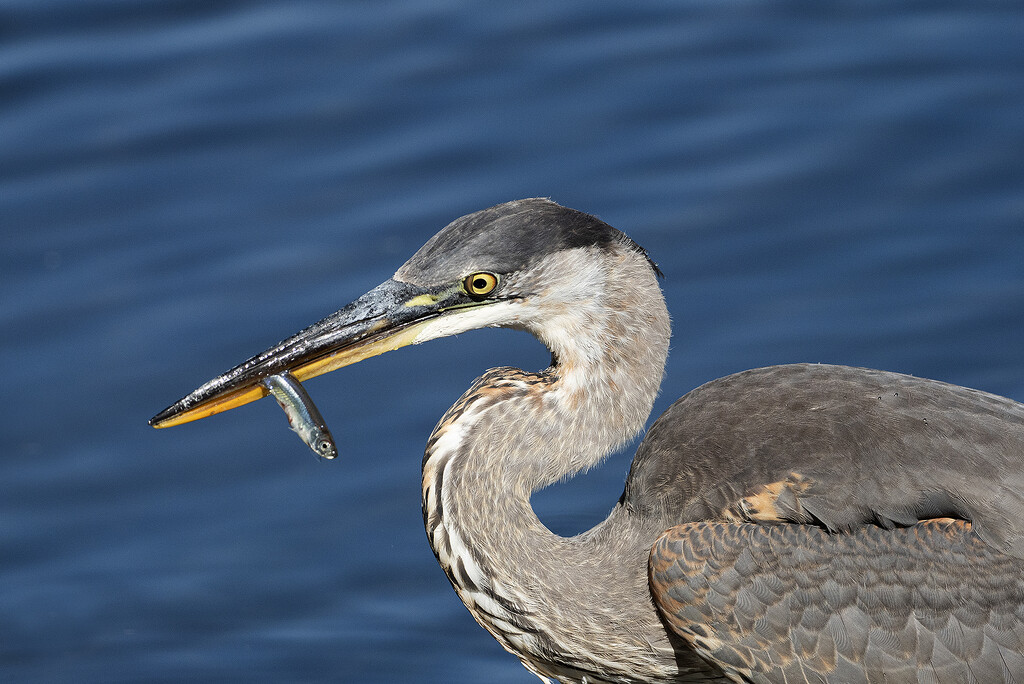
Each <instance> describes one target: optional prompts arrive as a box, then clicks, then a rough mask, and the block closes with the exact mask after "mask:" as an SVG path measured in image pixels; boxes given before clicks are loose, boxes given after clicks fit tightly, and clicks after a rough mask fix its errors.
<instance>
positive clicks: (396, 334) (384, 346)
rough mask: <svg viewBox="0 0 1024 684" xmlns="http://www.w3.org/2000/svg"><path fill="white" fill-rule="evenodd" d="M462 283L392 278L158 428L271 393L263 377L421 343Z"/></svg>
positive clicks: (176, 407) (458, 299)
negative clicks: (422, 335) (430, 283)
mask: <svg viewBox="0 0 1024 684" xmlns="http://www.w3.org/2000/svg"><path fill="white" fill-rule="evenodd" d="M466 299H467V298H466V295H465V293H464V292H462V291H461V290H459V288H458V287H443V288H436V289H431V288H425V287H421V286H418V285H412V284H410V283H404V282H401V281H397V280H394V279H391V280H387V281H385V282H384V283H382V284H381V285H379V286H377V287H375V288H374V289H372V290H370V291H369V292H367V293H366V294H364V295H363V296H362V297H360V298H359V299H357V300H356V301H354V302H352V303H351V304H349V305H348V306H346V307H345V308H344V309H341V310H340V311H337V312H335V313H333V314H331V315H330V316H328V317H327V318H324V319H323V320H322V321H320V322H318V323H314V324H313V325H311V326H309V327H308V328H306V329H305V330H302V331H301V332H298V333H296V334H295V335H293V336H291V337H289V338H288V339H286V340H283V341H281V342H279V343H277V344H276V345H274V346H273V347H271V348H270V349H267V350H266V351H264V352H263V353H261V354H257V355H256V356H254V357H252V358H251V359H249V360H248V361H245V362H244V363H241V364H239V365H237V366H235V367H234V368H232V369H231V370H229V371H228V372H226V373H224V374H223V375H220V376H218V377H216V378H214V379H213V380H210V381H209V382H207V383H206V384H205V385H203V386H202V387H199V388H198V389H196V390H195V391H194V392H192V393H191V394H188V395H187V396H185V397H182V398H181V399H180V400H178V401H177V402H175V403H174V404H172V405H171V406H168V407H167V408H165V409H164V410H163V411H161V412H160V413H158V414H156V415H155V416H153V418H152V419H150V421H149V424H150V425H152V426H153V427H155V428H165V427H171V426H172V425H180V424H182V423H188V422H191V421H193V420H199V419H200V418H206V417H207V416H212V415H214V414H216V413H222V412H224V411H228V410H230V409H233V408H236V407H238V406H242V405H244V404H248V403H249V402H252V401H256V400H257V399H259V398H261V397H264V396H266V395H267V393H268V392H267V389H266V387H264V385H263V384H262V380H263V379H264V378H266V377H268V376H271V375H276V374H278V373H283V372H284V371H290V372H291V374H292V375H293V376H295V378H296V379H298V380H299V381H300V382H301V381H303V380H308V379H309V378H313V377H316V376H317V375H323V374H324V373H329V372H330V371H332V370H336V369H338V368H342V367H344V366H348V365H351V364H353V363H356V362H358V361H362V360H363V359H366V358H369V357H371V356H376V355H378V354H383V353H384V352H387V351H392V350H394V349H399V348H400V347H404V346H406V345H409V344H415V343H416V341H417V336H418V335H419V333H420V332H421V331H422V329H423V327H424V326H426V325H427V324H428V323H430V322H431V321H432V320H434V319H435V318H437V317H438V316H441V315H443V314H444V313H445V312H446V311H450V310H452V309H457V308H462V307H463V306H465V305H466V304H467V303H468V302H467V301H466Z"/></svg>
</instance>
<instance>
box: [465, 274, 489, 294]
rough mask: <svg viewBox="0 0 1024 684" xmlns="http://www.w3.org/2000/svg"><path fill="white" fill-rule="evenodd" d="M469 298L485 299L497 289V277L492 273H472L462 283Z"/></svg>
mask: <svg viewBox="0 0 1024 684" xmlns="http://www.w3.org/2000/svg"><path fill="white" fill-rule="evenodd" d="M462 286H463V287H464V288H465V289H466V294H468V295H469V296H470V297H474V298H476V297H486V296H487V295H489V294H490V293H491V292H493V291H494V288H496V287H498V276H496V275H494V274H493V273H474V274H472V275H470V276H467V277H466V279H465V280H463V281H462Z"/></svg>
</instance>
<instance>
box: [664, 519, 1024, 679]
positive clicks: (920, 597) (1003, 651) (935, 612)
mask: <svg viewBox="0 0 1024 684" xmlns="http://www.w3.org/2000/svg"><path fill="white" fill-rule="evenodd" d="M650 587H651V593H652V596H653V597H654V600H655V603H656V604H657V605H658V608H659V610H660V611H661V613H662V616H663V618H664V620H665V622H666V624H667V625H668V626H669V628H670V629H671V630H673V631H674V632H676V633H677V634H678V635H679V636H681V637H683V638H684V639H686V640H687V641H689V642H690V643H691V644H692V646H693V647H694V648H695V649H696V650H697V651H698V652H699V653H701V654H702V655H703V656H704V657H706V658H708V659H710V660H712V661H714V662H716V663H718V664H719V665H720V666H722V667H723V668H725V669H726V671H727V672H729V673H731V674H732V675H733V676H736V677H740V678H744V679H749V680H750V681H755V682H783V681H789V682H803V681H808V682H886V683H888V684H892V683H895V682H929V681H937V682H982V683H987V682H1024V561H1021V560H1020V559H1017V558H1014V557H1010V556H1007V555H1004V554H1001V553H999V552H998V551H996V550H995V549H993V548H992V547H991V546H990V545H988V544H986V543H985V542H984V541H983V540H982V539H981V538H980V537H979V536H978V535H977V534H976V533H975V532H974V531H973V530H972V529H971V525H970V524H969V523H966V522H963V521H953V520H943V521H928V522H925V523H920V524H917V525H914V526H911V527H907V528H901V529H896V530H886V529H884V528H881V527H878V526H866V527H863V528H860V529H857V530H854V531H852V532H846V533H838V534H837V533H829V532H827V531H825V530H822V529H821V528H818V527H815V526H808V525H757V524H749V523H717V522H716V523H689V524H685V525H680V526H678V527H675V528H673V529H671V530H669V531H668V532H666V533H665V534H664V535H663V536H662V537H661V538H660V539H659V540H658V541H657V543H656V544H655V545H654V548H653V550H652V553H651V558H650Z"/></svg>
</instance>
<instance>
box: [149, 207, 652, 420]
mask: <svg viewBox="0 0 1024 684" xmlns="http://www.w3.org/2000/svg"><path fill="white" fill-rule="evenodd" d="M617 258H618V259H621V258H627V259H631V260H632V261H634V262H637V261H639V262H642V263H644V267H643V268H644V269H645V270H647V271H648V275H649V279H650V280H651V281H653V280H654V274H655V273H658V274H660V273H659V272H658V270H657V266H655V265H654V263H653V262H652V261H650V259H649V258H648V257H647V253H646V252H645V251H644V250H643V249H642V248H641V247H639V246H638V245H637V244H636V243H634V242H633V241H632V240H630V239H629V238H628V237H626V236H625V235H624V234H623V233H621V232H619V231H618V230H616V229H614V228H612V227H611V226H609V225H608V224H606V223H604V222H603V221H600V220H599V219H597V218H595V217H593V216H590V215H589V214H585V213H583V212H579V211H575V210H573V209H568V208H566V207H562V206H559V205H558V204H556V203H554V202H552V201H550V200H547V199H524V200H517V201H514V202H508V203H505V204H499V205H497V206H494V207H491V208H489V209H484V210H482V211H478V212H475V213H472V214H468V215H466V216H463V217H462V218H459V219H457V220H455V221H453V222H452V223H450V224H449V225H448V226H446V227H445V228H443V229H442V230H441V231H440V232H439V233H437V234H436V235H435V236H434V237H432V238H431V239H430V240H429V241H428V242H427V243H426V244H425V245H424V246H423V247H422V248H421V249H420V250H419V251H417V252H416V253H415V254H414V255H413V256H412V258H411V259H409V260H408V261H407V262H406V263H405V264H403V265H402V267H401V268H399V269H398V271H397V272H396V273H395V275H394V276H393V277H392V278H390V279H388V280H386V281H385V282H384V283H382V284H380V285H378V286H377V287H375V288H373V289H372V290H370V291H369V292H367V293H366V294H364V295H363V296H362V297H359V298H358V299H356V300H355V301H354V302H352V303H351V304H349V305H348V306H346V307H344V308H343V309H341V310H339V311H337V312H335V313H333V314H331V315H330V316H327V317H326V318H324V319H323V320H321V321H319V322H317V323H314V324H313V325H311V326H309V327H308V328H306V329H304V330H302V331H300V332H299V333H297V334H295V335H293V336H291V337H289V338H287V339H285V340H283V341H281V342H279V343H278V344H276V345H274V346H272V347H270V348H269V349H267V350H265V351H264V352H262V353H260V354H257V355H256V356H254V357H252V358H250V359H249V360H247V361H245V362H243V363H241V364H239V365H238V366H236V367H235V368H233V369H231V370H229V371H228V372H226V373H224V374H222V375H220V376H218V377H216V378H214V379H213V380H211V381H209V382H207V383H206V384H204V385H202V386H201V387H199V388H198V389H196V390H195V391H193V392H192V393H190V394H188V395H187V396H185V397H183V398H182V399H180V400H179V401H178V402H176V403H174V404H173V405H171V406H169V407H167V408H166V409H164V410H163V411H161V412H160V413H158V414H157V415H156V416H154V417H153V419H151V420H150V424H151V425H153V426H154V427H170V426H172V425H178V424H181V423H186V422H189V421H192V420H197V419H199V418H205V417H206V416H210V415H213V414H215V413H220V412H222V411H226V410H229V409H232V408H235V407H237V406H241V405H243V404H246V403H249V402H251V401H254V400H256V399H259V398H260V397H262V396H265V395H266V393H267V390H266V388H265V387H264V385H263V384H262V382H261V381H262V380H263V379H264V378H266V377H268V376H271V375H275V374H279V373H282V372H284V371H290V372H291V373H292V375H294V376H295V377H296V378H297V379H298V380H300V381H302V380H306V379H309V378H312V377H315V376H317V375H321V374H323V373H327V372H329V371H332V370H336V369H338V368H342V367H344V366H348V365H350V364H353V363H356V362H358V361H361V360H363V359H365V358H369V357H371V356H376V355H377V354H382V353H384V352H386V351H391V350H394V349H398V348H400V347H404V346H406V345H410V344H418V343H420V342H425V341H427V340H431V339H436V338H439V337H445V336H448V335H455V334H458V333H462V332H466V331H468V330H474V329H476V328H483V327H488V326H491V327H513V328H521V329H525V330H529V331H530V332H533V333H534V334H536V335H537V336H538V337H540V338H541V339H542V341H544V342H545V343H546V344H548V346H549V348H552V349H553V351H556V353H557V347H558V346H559V344H558V340H557V339H555V338H557V337H558V336H560V335H561V336H565V335H566V334H571V330H570V329H569V328H568V327H567V326H561V327H560V326H559V325H558V324H557V321H558V320H559V316H566V315H568V314H570V313H571V312H576V313H578V312H579V311H581V309H580V307H585V306H587V304H588V303H589V304H590V305H591V306H593V307H601V306H603V305H604V304H603V300H604V297H605V294H606V292H605V290H606V288H607V286H608V279H607V273H608V269H609V268H613V267H614V262H615V260H616V259H617ZM648 267H649V268H648ZM655 287H657V286H656V285H655ZM585 318H586V316H583V317H582V319H585ZM574 320H577V321H578V320H581V316H579V315H576V316H575V317H574ZM575 325H577V326H578V325H579V323H578V322H577V323H575ZM548 338H550V339H548Z"/></svg>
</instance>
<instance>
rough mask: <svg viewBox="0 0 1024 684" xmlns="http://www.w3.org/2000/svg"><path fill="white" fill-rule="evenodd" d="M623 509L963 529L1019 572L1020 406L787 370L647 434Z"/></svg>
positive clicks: (667, 516)
mask: <svg viewBox="0 0 1024 684" xmlns="http://www.w3.org/2000/svg"><path fill="white" fill-rule="evenodd" d="M623 504H624V505H625V506H626V507H628V508H629V509H630V510H631V511H635V512H636V514H637V515H639V516H641V517H643V518H645V519H650V520H652V521H657V523H658V524H660V526H661V528H662V529H667V528H669V527H672V526H673V525H680V524H683V523H686V522H693V521H698V520H716V519H717V520H721V521H732V520H735V521H747V522H757V523H796V524H813V525H816V526H819V527H825V528H827V529H829V530H831V531H834V532H835V531H850V530H854V529H857V528H859V527H860V526H862V525H865V524H871V523H874V524H879V525H882V526H883V527H885V526H887V527H905V526H907V525H912V524H914V523H916V522H917V521H919V520H928V519H932V518H942V517H948V518H962V519H964V520H970V521H971V522H972V523H973V524H974V528H973V529H974V532H975V533H976V534H978V535H979V536H980V537H981V538H982V539H983V540H985V541H987V542H988V543H989V544H991V545H992V546H993V547H995V548H998V549H999V550H1001V551H1003V552H1005V553H1008V554H1010V555H1013V556H1016V557H1018V558H1022V559H1024V404H1019V403H1017V402H1014V401H1011V400H1009V399H1005V398H1002V397H997V396H995V395H991V394H986V393H984V392H979V391H976V390H969V389H966V388H963V387H957V386H954V385H947V384H945V383H941V382H936V381H934V380H924V379H921V378H915V377H911V376H907V375H899V374H897V373H887V372H883V371H874V370H868V369H863V368H848V367H844V366H826V365H817V364H794V365H788V366H773V367H770V368H759V369H756V370H751V371H745V372H743V373H737V374H735V375H730V376H728V377H725V378H721V379H719V380H715V381H713V382H710V383H708V384H706V385H703V386H702V387H700V388H698V389H695V390H693V391H692V392H690V393H689V394H687V395H686V396H684V397H683V398H682V399H680V400H679V401H677V402H676V403H675V404H673V405H672V407H671V408H669V409H668V410H667V411H666V412H665V413H664V414H663V415H662V416H661V417H660V418H659V419H658V420H657V421H656V422H655V423H654V425H653V426H652V427H651V429H650V430H649V431H648V433H647V438H646V439H645V440H644V442H643V444H641V446H640V449H639V450H638V451H637V454H636V458H635V459H634V461H633V467H632V469H631V471H630V475H629V478H628V479H627V481H626V490H625V493H624V494H623Z"/></svg>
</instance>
